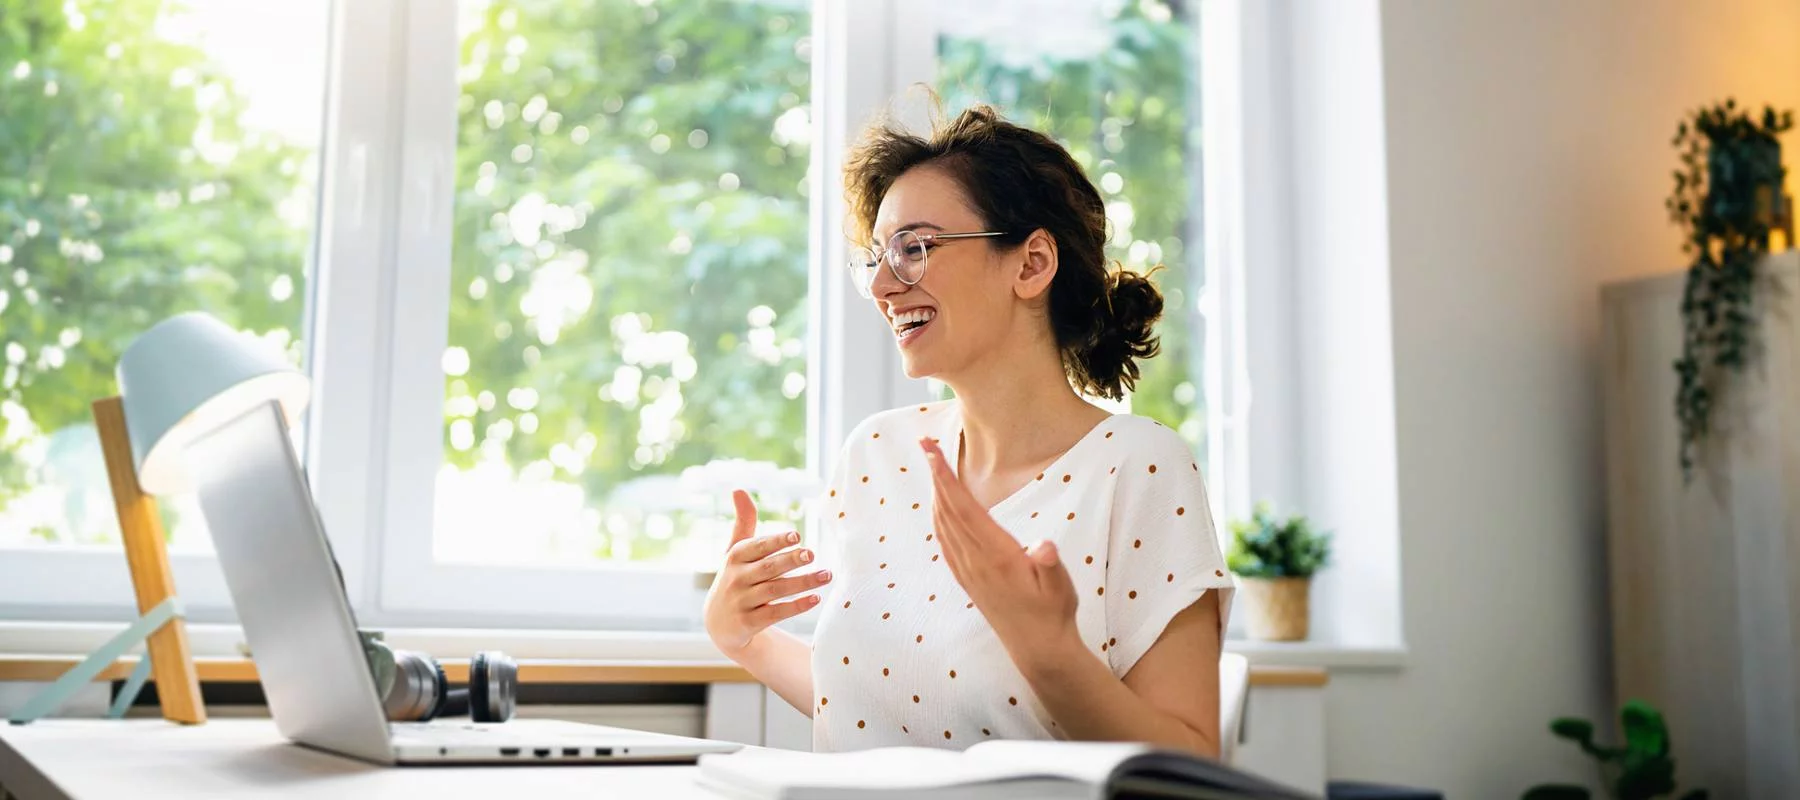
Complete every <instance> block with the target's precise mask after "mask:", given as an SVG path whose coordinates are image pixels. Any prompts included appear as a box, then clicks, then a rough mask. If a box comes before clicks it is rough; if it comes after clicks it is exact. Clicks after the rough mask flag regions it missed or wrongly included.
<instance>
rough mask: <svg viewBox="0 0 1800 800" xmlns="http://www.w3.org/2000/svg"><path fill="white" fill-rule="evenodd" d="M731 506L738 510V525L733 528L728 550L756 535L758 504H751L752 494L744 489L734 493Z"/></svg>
mask: <svg viewBox="0 0 1800 800" xmlns="http://www.w3.org/2000/svg"><path fill="white" fill-rule="evenodd" d="M731 504H732V506H733V507H735V508H736V509H737V524H736V525H734V526H732V529H731V543H730V544H728V545H726V546H725V549H727V550H730V549H732V548H733V547H736V546H737V543H738V542H741V541H744V540H745V539H748V538H750V535H751V534H754V533H756V503H754V502H751V500H750V493H749V492H746V491H744V490H743V489H739V490H737V491H735V492H732V493H731Z"/></svg>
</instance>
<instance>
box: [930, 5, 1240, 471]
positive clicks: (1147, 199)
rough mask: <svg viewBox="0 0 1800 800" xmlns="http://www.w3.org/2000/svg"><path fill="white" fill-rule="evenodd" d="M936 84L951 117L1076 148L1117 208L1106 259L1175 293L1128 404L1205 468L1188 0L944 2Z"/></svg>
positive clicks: (1194, 92)
mask: <svg viewBox="0 0 1800 800" xmlns="http://www.w3.org/2000/svg"><path fill="white" fill-rule="evenodd" d="M938 5H939V10H938V14H939V19H940V20H942V27H941V29H940V30H941V32H940V34H939V36H938V40H937V50H938V74H937V89H938V92H939V93H940V94H941V95H942V96H943V98H944V103H945V106H946V108H948V109H960V108H963V107H965V106H967V105H969V104H971V103H974V102H987V103H991V104H993V105H995V106H997V107H998V108H999V109H1000V110H1001V111H1002V112H1003V113H1005V114H1006V115H1007V117H1008V118H1009V119H1011V120H1013V121H1015V122H1018V123H1020V124H1022V125H1027V126H1030V127H1033V128H1036V129H1038V130H1041V131H1044V132H1046V133H1048V134H1050V135H1051V136H1053V137H1055V138H1056V139H1057V141H1059V142H1061V143H1062V145H1063V146H1064V147H1066V148H1068V149H1069V152H1070V153H1071V154H1073V155H1074V156H1075V160H1076V161H1077V162H1078V163H1080V164H1081V166H1082V169H1083V170H1084V171H1086V172H1087V174H1088V177H1089V179H1091V180H1093V181H1094V183H1095V184H1096V185H1097V186H1098V187H1099V189H1100V192H1101V195H1102V196H1103V197H1104V198H1105V202H1106V209H1107V211H1106V215H1107V222H1108V225H1109V228H1110V230H1109V231H1108V232H1109V234H1110V238H1109V240H1108V246H1107V253H1106V255H1107V257H1108V258H1109V259H1113V260H1116V261H1118V262H1119V263H1121V264H1123V265H1124V266H1125V267H1127V268H1130V269H1134V270H1138V271H1148V270H1149V269H1151V268H1152V267H1155V266H1158V265H1162V266H1166V267H1167V270H1166V271H1159V272H1158V273H1157V274H1156V275H1155V276H1154V277H1153V280H1156V281H1157V284H1158V287H1159V288H1160V289H1161V290H1162V292H1163V295H1164V306H1163V318H1162V322H1161V323H1160V325H1159V326H1158V332H1159V333H1160V334H1161V336H1162V353H1161V355H1159V356H1158V357H1156V358H1153V359H1150V360H1148V361H1146V362H1143V363H1142V365H1141V366H1142V369H1143V374H1142V377H1141V379H1140V380H1139V382H1138V384H1137V388H1136V390H1135V391H1134V392H1132V394H1131V396H1130V397H1129V407H1130V409H1131V410H1132V411H1133V412H1134V413H1137V414H1142V415H1144V416H1147V417H1150V418H1152V419H1155V420H1157V421H1158V422H1161V423H1163V424H1165V425H1168V426H1169V427H1171V428H1174V429H1176V430H1177V431H1179V432H1180V433H1181V434H1182V436H1183V437H1185V438H1186V439H1187V440H1188V441H1189V442H1192V443H1193V444H1194V445H1195V447H1196V448H1197V449H1198V452H1199V453H1200V454H1201V456H1200V462H1201V463H1207V459H1206V457H1205V448H1206V438H1207V437H1206V433H1207V425H1206V404H1205V398H1204V396H1203V392H1202V391H1201V387H1202V386H1204V383H1205V382H1204V380H1203V376H1204V374H1205V359H1204V354H1205V341H1204V332H1205V325H1204V320H1203V319H1202V318H1201V308H1200V301H1201V299H1202V297H1203V296H1204V295H1203V291H1204V289H1205V288H1206V271H1205V268H1204V264H1203V263H1202V261H1201V255H1202V252H1203V248H1202V247H1201V246H1200V243H1201V228H1200V220H1201V215H1200V203H1199V197H1200V191H1201V184H1200V169H1199V165H1200V157H1199V156H1200V153H1199V149H1200V148H1199V142H1200V104H1199V91H1200V80H1199V74H1198V73H1199V70H1198V63H1199V62H1198V60H1197V58H1196V54H1195V49H1196V47H1197V45H1198V39H1197V34H1196V32H1195V30H1194V28H1195V20H1194V19H1193V18H1192V17H1191V16H1190V15H1191V13H1192V6H1191V4H1188V3H1163V2H1139V3H1104V2H1068V3H1060V4H1057V5H1056V13H1045V9H1044V7H1043V5H1044V4H1042V3H1032V2H1023V1H1022V0H1008V1H1007V2H991V3H981V4H973V5H971V4H966V3H955V4H953V3H949V2H940V3H939V4H938Z"/></svg>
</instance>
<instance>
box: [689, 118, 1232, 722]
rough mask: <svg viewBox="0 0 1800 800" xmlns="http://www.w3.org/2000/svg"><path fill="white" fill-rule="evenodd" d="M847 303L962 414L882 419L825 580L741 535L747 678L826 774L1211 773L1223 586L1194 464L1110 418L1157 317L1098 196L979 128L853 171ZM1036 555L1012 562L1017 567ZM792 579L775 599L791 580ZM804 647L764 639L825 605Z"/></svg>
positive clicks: (849, 488) (721, 629)
mask: <svg viewBox="0 0 1800 800" xmlns="http://www.w3.org/2000/svg"><path fill="white" fill-rule="evenodd" d="M845 181H846V192H847V196H848V199H849V205H850V212H851V230H852V231H853V232H854V234H855V235H858V236H860V237H862V240H863V241H867V242H872V243H876V244H875V245H874V246H873V247H872V248H869V249H863V248H859V250H860V252H859V253H857V254H855V255H854V256H853V260H852V265H851V269H852V271H853V273H854V274H855V275H856V278H857V285H858V289H859V290H861V292H862V294H863V295H864V296H865V297H868V298H870V299H872V300H873V301H874V305H875V309H876V310H877V311H878V312H880V313H881V314H882V316H883V317H884V318H885V319H886V320H887V322H888V323H889V325H890V326H891V327H892V328H893V329H894V332H895V338H896V346H897V347H899V349H900V353H901V358H902V360H903V362H904V363H905V367H906V374H907V375H908V376H910V377H914V378H922V377H933V378H937V379H938V380H940V381H942V382H943V383H945V384H947V385H948V386H949V387H950V388H951V389H952V390H954V392H955V395H956V398H957V399H955V400H951V401H947V402H941V403H936V404H928V405H923V406H914V407H909V408H901V409H895V410H892V411H887V412H883V413H881V414H877V415H875V416H874V417H872V418H870V419H868V420H867V421H865V422H864V423H863V424H862V425H860V426H859V427H858V428H857V429H856V430H855V432H853V433H852V434H851V435H850V439H849V441H848V442H847V443H845V445H844V449H843V451H842V454H841V456H840V457H839V459H838V462H837V465H836V468H835V471H834V475H833V477H832V480H831V485H830V491H829V494H828V496H827V497H826V498H824V513H823V515H822V516H823V519H824V522H825V525H824V530H823V532H822V533H823V538H824V540H825V541H827V542H829V543H831V545H832V546H833V547H834V548H835V549H836V550H837V551H838V552H840V553H841V554H842V556H841V558H840V559H839V563H838V564H837V565H836V566H837V567H838V569H837V574H836V575H835V576H834V575H832V574H831V573H830V572H827V571H824V570H816V571H812V572H802V573H795V574H793V575H789V573H791V572H793V571H794V570H796V569H798V568H800V567H802V566H803V565H806V564H809V563H811V561H812V560H813V555H812V552H811V551H809V550H807V549H804V548H799V547H795V546H794V545H796V544H798V542H799V539H798V537H797V536H795V535H793V534H787V535H782V536H764V537H757V538H752V537H751V532H752V530H753V529H754V526H755V508H754V506H752V505H751V504H750V501H749V499H748V497H747V496H745V495H744V494H743V493H741V492H739V493H737V495H736V496H735V500H736V505H737V514H738V526H737V531H736V533H735V534H734V535H733V537H732V544H731V547H730V549H729V551H728V553H727V555H726V560H725V561H726V563H725V566H724V568H723V570H722V571H721V574H720V577H719V579H718V581H716V582H715V584H714V586H713V588H712V591H711V592H710V593H709V595H708V598H707V604H706V614H705V619H706V628H707V632H708V634H709V635H710V636H711V637H712V639H713V641H714V642H715V643H716V644H717V645H718V646H719V648H720V649H721V650H722V651H723V652H724V653H725V654H726V655H727V656H729V657H730V658H731V659H732V660H734V661H736V662H737V663H739V664H741V665H743V666H744V667H745V668H746V669H748V670H749V671H750V673H751V674H752V675H754V676H756V678H757V679H758V680H760V681H762V682H763V683H764V684H766V685H768V686H769V687H770V688H772V689H774V690H775V691H776V692H777V693H779V694H780V695H781V696H782V697H783V698H784V699H786V700H787V701H788V702H789V703H791V704H793V706H794V707H795V708H797V709H799V710H800V711H802V712H803V713H806V714H808V715H809V716H811V717H812V718H813V744H814V749H815V750H818V751H833V750H851V749H862V748H867V747H876V746H889V745H907V744H910V745H936V746H941V747H966V746H968V745H970V744H973V743H974V742H977V741H981V740H983V739H988V738H1062V739H1079V740H1129V741H1143V742H1151V743H1154V744H1158V745H1163V746H1167V747H1173V748H1180V749H1185V750H1189V751H1192V752H1196V753H1199V754H1202V755H1209V756H1215V757H1216V756H1217V754H1218V752H1219V741H1218V725H1219V691H1218V690H1219V678H1218V661H1219V650H1220V639H1221V634H1222V631H1223V628H1224V622H1225V619H1226V616H1227V612H1228V608H1229V605H1228V604H1229V599H1230V593H1231V586H1232V583H1231V579H1230V577H1229V576H1228V575H1227V573H1226V571H1225V563H1224V559H1223V558H1222V557H1221V554H1220V552H1219V546H1218V541H1217V538H1216V536H1215V533H1214V531H1213V526H1212V523H1211V519H1212V516H1211V514H1210V512H1209V511H1208V508H1207V499H1206V491H1205V486H1204V484H1203V482H1202V480H1201V476H1200V473H1199V465H1198V464H1197V463H1195V460H1194V457H1193V454H1192V451H1191V450H1190V449H1189V447H1188V445H1187V443H1186V442H1185V441H1183V440H1182V439H1181V438H1180V437H1179V436H1178V435H1177V434H1176V433H1175V432H1174V431H1172V430H1170V429H1168V428H1166V427H1163V426H1161V425H1159V424H1157V423H1155V422H1152V421H1150V420H1148V419H1145V418H1142V417H1135V416H1130V415H1113V414H1109V413H1108V412H1106V411H1104V410H1102V409H1100V408H1098V407H1096V406H1094V405H1092V404H1090V403H1088V402H1087V401H1086V400H1084V399H1082V394H1087V395H1091V396H1102V397H1110V398H1115V399H1116V398H1119V397H1121V396H1122V395H1123V393H1124V391H1126V390H1129V389H1130V388H1132V386H1133V384H1134V383H1135V381H1136V379H1137V376H1138V368H1137V365H1136V363H1135V362H1136V360H1137V359H1141V358H1149V357H1151V356H1154V355H1155V354H1156V352H1157V339H1156V337H1155V336H1154V335H1153V334H1152V332H1151V328H1152V325H1153V323H1154V322H1155V321H1156V319H1157V317H1158V316H1160V314H1161V312H1162V297H1161V295H1160V294H1159V293H1158V292H1157V290H1156V288H1155V287H1154V286H1153V285H1152V284H1151V283H1150V282H1149V281H1148V280H1147V279H1146V278H1144V277H1143V276H1141V275H1137V274H1135V273H1130V272H1123V271H1113V270H1111V269H1109V268H1108V265H1107V263H1106V261H1105V258H1104V255H1103V250H1102V248H1103V245H1104V242H1105V238H1106V216H1105V209H1104V207H1103V205H1102V202H1101V199H1100V194H1099V192H1097V191H1095V189H1094V186H1093V184H1092V183H1091V182H1090V181H1088V179H1087V178H1086V177H1085V176H1084V175H1083V174H1082V172H1081V168H1080V167H1079V166H1078V165H1077V164H1076V163H1075V161H1074V159H1073V158H1071V157H1070V156H1069V154H1068V152H1067V151H1065V150H1064V149H1063V148H1062V147H1061V146H1059V145H1057V144H1056V143H1055V142H1054V141H1052V140H1051V139H1050V138H1049V137H1047V136H1044V135H1043V134H1040V133H1037V132H1035V131H1031V130H1027V129H1025V128H1021V127H1019V126H1016V125H1013V124H1010V123H1008V122H1006V121H1004V120H1002V119H1000V117H999V116H998V115H997V114H996V113H995V112H994V111H993V110H992V109H990V108H987V107H976V108H972V109H970V110H968V111H966V112H964V113H963V114H962V115H961V116H960V117H958V118H957V119H956V120H954V121H953V122H951V123H950V124H948V125H947V126H942V127H940V128H938V129H937V130H935V131H934V132H933V134H932V135H931V136H930V137H929V138H928V139H927V138H921V137H918V136H915V135H912V134H909V133H905V132H901V131H896V130H893V129H891V128H886V127H879V128H876V129H873V130H872V131H871V132H870V133H869V135H868V136H867V137H866V138H865V140H864V141H863V143H862V144H860V145H859V147H858V148H857V149H856V151H855V152H854V153H853V154H852V156H851V158H850V162H849V164H848V167H847V169H846V176H845ZM1025 542H1031V543H1032V544H1029V545H1023V544H1022V543H1025ZM783 576H786V577H783ZM827 586H829V587H830V589H829V594H828V596H827V598H826V599H825V600H824V601H823V603H824V611H823V613H822V614H821V616H820V619H819V623H818V627H817V630H816V633H815V635H814V637H813V642H812V644H811V645H810V647H809V645H808V644H807V643H806V642H804V641H802V640H800V639H799V638H797V637H795V636H793V635H791V634H789V633H787V632H786V631H783V630H780V629H778V628H772V627H769V626H770V625H771V624H773V623H775V622H778V621H780V620H783V619H786V618H788V617H792V616H795V615H797V614H800V613H804V612H805V611H807V610H809V609H811V608H813V607H814V606H817V605H820V603H821V597H820V595H819V594H805V595H804V596H802V597H800V598H799V599H797V600H792V601H785V600H784V598H787V597H791V596H793V595H796V594H801V593H804V592H809V591H812V590H816V589H821V588H822V587H827Z"/></svg>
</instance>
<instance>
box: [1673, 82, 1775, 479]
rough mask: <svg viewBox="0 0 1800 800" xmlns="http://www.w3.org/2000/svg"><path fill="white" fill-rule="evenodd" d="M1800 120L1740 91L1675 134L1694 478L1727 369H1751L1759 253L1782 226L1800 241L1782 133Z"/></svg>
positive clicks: (1683, 387)
mask: <svg viewBox="0 0 1800 800" xmlns="http://www.w3.org/2000/svg"><path fill="white" fill-rule="evenodd" d="M1792 125H1793V112H1791V111H1781V112H1777V111H1776V110H1775V109H1774V108H1771V107H1766V106H1765V107H1764V108H1763V111H1762V114H1761V116H1760V118H1757V117H1752V116H1751V114H1750V113H1749V112H1748V111H1747V110H1745V109H1743V108H1740V107H1738V105H1737V103H1736V102H1735V101H1734V100H1732V99H1729V98H1728V99H1726V100H1725V102H1724V103H1720V104H1717V105H1714V106H1712V107H1710V108H1701V109H1697V110H1695V111H1694V112H1693V113H1692V114H1691V115H1690V117H1689V119H1687V120H1684V121H1683V122H1682V123H1681V126H1680V128H1679V129H1677V131H1676V133H1675V141H1674V145H1675V149H1676V150H1677V151H1678V152H1679V153H1680V154H1681V168H1680V169H1677V170H1676V171H1675V191H1674V193H1672V194H1671V195H1670V196H1669V199H1668V200H1667V202H1665V203H1664V205H1665V207H1666V208H1667V209H1668V211H1669V217H1670V219H1671V220H1672V221H1674V222H1675V223H1676V224H1677V225H1679V226H1680V227H1681V228H1682V238H1683V241H1682V245H1681V249H1682V252H1683V253H1685V254H1686V255H1687V257H1688V259H1689V260H1690V264H1689V266H1688V274H1687V284H1686V287H1685V289H1684V290H1683V292H1682V297H1681V317H1682V323H1683V331H1682V334H1683V335H1682V340H1681V358H1680V359H1677V360H1676V362H1675V374H1676V375H1677V377H1678V378H1679V380H1680V386H1679V388H1678V389H1677V391H1676V395H1675V417H1676V420H1677V421H1678V422H1679V423H1680V433H1681V439H1680V459H1681V472H1682V477H1683V479H1684V480H1691V479H1692V478H1693V468H1694V463H1695V457H1696V449H1697V447H1698V446H1699V444H1700V443H1701V442H1702V441H1703V440H1704V439H1705V438H1706V434H1707V432H1708V431H1709V430H1710V426H1711V421H1712V411H1713V408H1714V404H1715V401H1716V400H1717V399H1718V398H1719V397H1720V396H1721V394H1722V392H1723V389H1724V387H1723V386H1722V385H1721V381H1722V379H1724V378H1725V377H1726V376H1725V373H1726V372H1742V371H1743V369H1744V366H1745V365H1746V364H1747V363H1748V362H1749V360H1750V356H1751V353H1752V350H1753V346H1754V339H1755V336H1754V334H1755V332H1756V311H1755V309H1756V304H1755V302H1754V300H1755V294H1756V274H1755V266H1756V262H1757V260H1758V259H1760V258H1761V257H1762V255H1763V254H1764V253H1767V252H1768V251H1769V249H1770V238H1771V237H1770V234H1771V233H1772V232H1773V231H1776V230H1779V231H1781V232H1782V233H1783V234H1784V236H1783V237H1782V238H1783V244H1784V245H1791V244H1793V242H1792V241H1791V239H1792V238H1793V233H1794V231H1793V214H1792V211H1791V208H1790V205H1789V201H1788V199H1787V197H1786V195H1784V194H1783V193H1782V190H1781V187H1782V183H1783V181H1784V180H1785V178H1786V176H1787V169H1786V168H1785V167H1783V166H1782V163H1781V142H1780V141H1779V140H1778V139H1777V138H1776V137H1777V136H1779V135H1780V134H1782V133H1784V132H1786V131H1787V130H1788V128H1790V127H1792Z"/></svg>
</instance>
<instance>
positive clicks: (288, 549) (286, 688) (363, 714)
mask: <svg viewBox="0 0 1800 800" xmlns="http://www.w3.org/2000/svg"><path fill="white" fill-rule="evenodd" d="M187 453H188V470H189V473H190V474H191V475H192V476H193V478H194V481H195V483H196V484H197V486H198V489H199V495H200V505H201V509H202V510H203V511H204V512H205V515H206V523H207V527H208V528H210V529H211V531H212V538H213V544H214V546H215V547H216V548H217V549H218V553H219V565H220V567H221V568H222V569H223V571H224V573H225V583H226V585H227V586H228V587H229V588H230V590H231V599H232V602H233V603H234V604H235V605H236V607H237V613H238V619H239V621H240V622H241V623H242V624H243V628H244V637H245V639H246V640H247V641H248V642H249V645H250V651H251V654H252V659H253V660H254V661H255V662H256V669H257V673H258V675H259V677H260V678H261V680H262V685H263V692H264V694H265V695H266V696H267V698H268V703H269V713H270V715H271V716H273V717H274V720H275V726H276V728H277V729H278V730H280V731H281V734H282V735H283V736H285V737H287V738H289V739H291V740H293V741H295V742H298V743H300V744H303V745H308V746H311V747H315V748H318V749H320V750H329V751H331V752H334V753H342V754H344V755H347V756H354V757H356V758H360V759H364V760H367V761H373V762H375V763H379V764H434V763H500V764H546V763H573V762H583V763H595V762H660V763H668V762H674V763H692V762H694V761H696V760H697V759H698V758H699V756H700V754H702V753H728V752H732V751H734V750H738V749H740V748H741V747H742V745H739V744H735V743H731V742H717V741H709V740H705V739H693V738H689V737H684V736H670V735H667V734H660V733H649V732H642V731H633V730H628V729H624V728H610V727H604V726H599V725H587V724H581V723H574V722H562V721H557V720H513V721H509V722H502V723H473V722H469V721H467V720H454V719H450V720H434V721H432V722H411V723H403V722H388V721H387V717H386V715H385V714H384V713H383V712H382V706H381V700H380V698H379V697H378V695H377V690H376V685H375V678H374V674H373V672H372V671H371V670H370V668H369V663H368V660H367V658H366V656H365V655H364V654H363V648H362V643H361V640H360V639H359V638H358V637H357V630H356V621H355V619H354V617H353V616H352V614H351V611H350V602H349V599H348V598H347V597H346V596H345V594H344V587H343V584H342V583H341V581H340V578H339V573H338V569H337V563H336V561H335V560H334V559H333V557H332V554H331V546H330V544H329V542H328V541H327V540H326V538H325V530H324V528H323V526H322V525H321V523H320V522H319V515H318V511H317V509H316V508H315V507H314V505H313V501H312V492H311V490H310V489H309V488H308V486H307V482H306V477H305V475H304V473H302V472H301V470H300V464H299V460H298V459H297V458H296V457H295V454H294V450H293V445H292V443H291V442H290V441H289V440H288V434H287V427H286V426H285V425H284V424H283V423H282V420H281V415H280V412H279V411H278V410H277V407H276V406H275V405H274V404H273V403H270V404H267V405H263V406H259V407H257V408H255V409H253V410H251V411H249V412H247V413H245V414H244V415H243V416H241V417H238V418H237V419H235V420H233V421H231V422H229V423H226V424H225V425H224V426H223V427H221V428H219V429H218V430H216V431H214V432H213V433H211V434H209V435H206V436H204V437H202V438H200V439H199V440H198V441H196V442H195V443H194V444H192V445H191V446H189V448H188V451H187Z"/></svg>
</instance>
